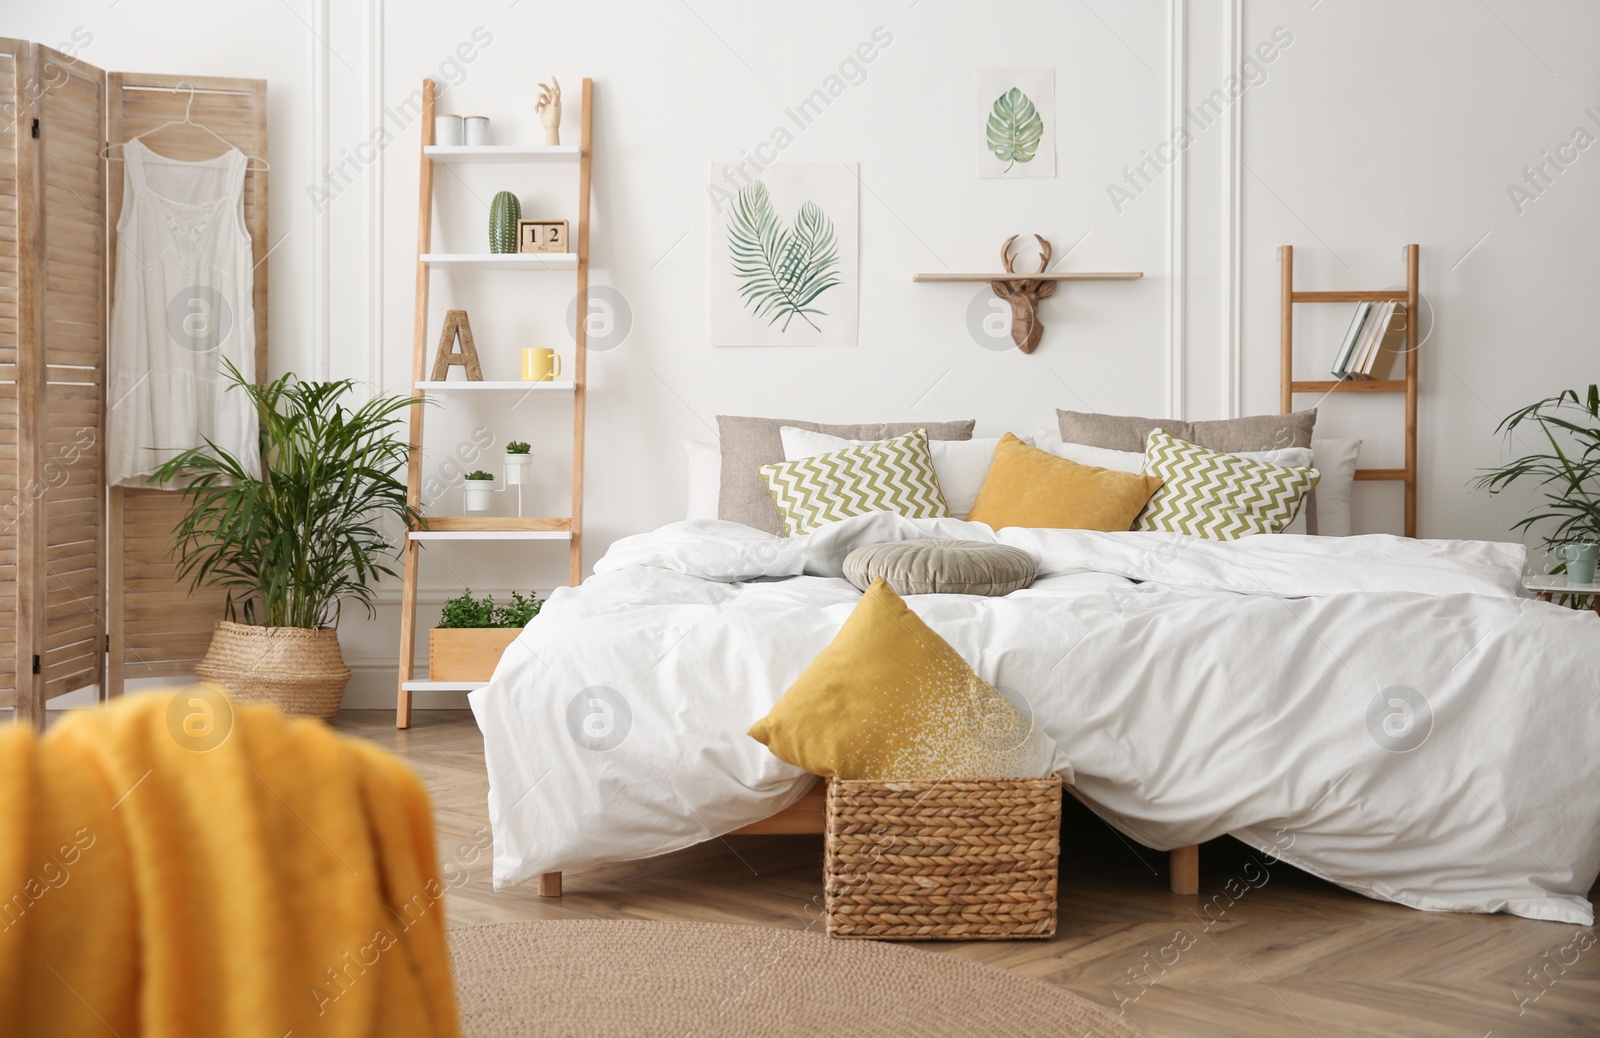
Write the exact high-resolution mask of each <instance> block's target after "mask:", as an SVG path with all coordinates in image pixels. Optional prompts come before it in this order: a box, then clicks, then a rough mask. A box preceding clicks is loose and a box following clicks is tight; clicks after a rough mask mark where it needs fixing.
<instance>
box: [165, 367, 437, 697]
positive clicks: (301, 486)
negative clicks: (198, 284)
mask: <svg viewBox="0 0 1600 1038" xmlns="http://www.w3.org/2000/svg"><path fill="white" fill-rule="evenodd" d="M228 377H229V378H230V379H231V380H232V382H233V386H232V389H233V391H237V392H240V393H242V394H243V396H244V397H245V399H246V401H247V403H248V406H251V407H253V408H255V412H256V420H257V423H258V426H259V443H260V448H261V458H260V474H259V475H256V474H255V472H254V470H255V468H256V466H255V465H253V464H247V463H246V461H245V459H242V458H239V457H236V456H235V455H233V454H232V453H230V452H228V451H227V450H224V449H223V448H221V447H218V446H216V445H215V444H213V443H210V442H207V443H206V444H205V445H204V446H202V447H196V448H193V449H191V450H186V451H184V452H182V453H181V454H178V455H177V456H176V457H174V458H172V459H171V460H170V461H168V462H167V463H166V464H164V465H162V466H161V467H160V468H159V469H158V470H157V471H156V473H155V475H154V476H152V477H151V481H152V482H161V483H180V484H182V487H183V493H184V495H185V503H186V506H187V511H186V513H185V514H184V517H183V519H182V520H181V521H180V522H179V523H178V527H177V530H176V531H175V550H176V552H177V554H178V556H179V561H178V575H179V577H180V579H185V578H186V579H188V580H190V581H191V583H192V585H193V586H194V587H199V586H201V585H207V586H220V587H225V588H227V589H228V597H227V614H226V615H227V619H226V620H223V621H221V622H219V623H218V624H217V627H216V630H215V631H214V632H213V634H212V638H211V647H210V649H209V650H208V651H207V653H206V657H205V659H204V660H202V661H201V662H200V664H199V665H198V666H197V667H196V668H195V674H196V676H197V677H199V678H200V679H201V680H204V681H212V682H215V683H216V684H219V685H221V686H223V687H224V688H226V689H228V690H229V692H230V693H231V694H232V695H233V696H234V697H235V698H236V699H240V700H243V701H252V700H257V701H268V702H272V703H276V704H278V705H279V706H281V707H283V709H284V710H285V711H286V712H288V713H294V714H307V715H311V716H318V717H328V716H331V715H332V714H333V713H334V712H335V711H337V710H338V708H339V702H340V700H341V699H342V698H343V696H344V687H345V685H346V684H347V683H348V682H349V679H350V670H349V668H347V667H346V666H345V665H344V659H343V657H342V655H341V654H340V652H339V635H338V631H337V629H336V625H337V623H338V620H339V612H340V609H341V607H342V605H343V604H344V603H345V602H355V603H356V604H358V605H360V606H361V607H363V608H364V609H365V610H366V611H367V614H368V615H369V616H370V615H375V613H376V610H375V609H374V604H373V594H374V584H375V583H376V582H377V581H378V580H379V578H381V577H383V576H386V575H387V576H393V575H394V574H395V571H394V569H393V568H392V567H391V566H390V561H391V560H392V559H394V558H395V557H396V555H397V554H398V549H397V548H396V546H395V543H394V540H393V538H392V537H391V536H390V535H389V533H388V532H386V531H385V529H384V528H383V527H384V519H385V517H389V518H392V519H395V520H399V521H400V522H401V523H402V524H405V525H411V524H413V523H421V522H422V517H421V515H420V514H419V513H418V512H417V511H416V510H415V509H414V508H412V507H411V506H410V505H409V504H408V503H407V500H406V485H405V483H404V482H402V481H401V480H400V479H399V478H398V477H397V475H396V474H397V473H398V472H399V471H400V469H401V468H402V467H403V466H404V465H405V463H406V458H407V453H408V447H407V445H406V442H405V441H404V440H403V439H401V438H400V437H399V436H398V435H397V433H398V432H399V429H400V425H401V418H400V412H402V411H403V410H404V409H405V408H406V407H408V406H410V403H411V401H410V400H408V399H406V398H404V397H393V396H391V397H375V398H373V399H371V400H368V401H367V402H366V403H364V404H361V405H360V406H358V407H354V408H352V407H349V406H347V405H346V404H345V403H344V402H343V401H344V399H345V397H346V395H347V394H349V393H351V392H352V391H353V390H354V388H355V383H354V381H353V380H350V379H344V380H341V381H337V382H304V381H301V380H299V379H298V378H296V377H295V376H294V375H293V374H287V375H284V376H283V377H281V378H279V379H277V380H275V381H273V382H270V383H267V384H266V385H256V384H255V383H252V382H248V381H246V380H245V379H244V378H243V377H242V376H241V375H240V373H239V371H238V369H237V368H235V367H234V366H233V365H231V364H229V365H228ZM240 621H242V622H240Z"/></svg>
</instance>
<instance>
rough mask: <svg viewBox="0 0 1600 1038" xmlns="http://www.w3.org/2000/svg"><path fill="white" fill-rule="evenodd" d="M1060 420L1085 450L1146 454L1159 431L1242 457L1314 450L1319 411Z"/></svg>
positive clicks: (1075, 415)
mask: <svg viewBox="0 0 1600 1038" xmlns="http://www.w3.org/2000/svg"><path fill="white" fill-rule="evenodd" d="M1056 420H1057V421H1058V422H1059V423H1060V425H1061V439H1062V440H1064V441H1065V442H1067V443H1081V444H1083V445H1084V446H1085V447H1104V448H1105V449H1106V450H1113V451H1140V452H1142V451H1143V450H1144V447H1145V441H1146V439H1147V438H1148V437H1149V436H1150V430H1151V429H1155V428H1161V429H1165V430H1166V431H1167V432H1169V433H1171V434H1172V435H1174V436H1178V437H1181V438H1182V439H1185V440H1188V441H1189V442H1190V443H1198V444H1199V445H1200V446H1202V447H1209V448H1211V449H1212V450H1214V451H1223V452H1225V453H1228V454H1238V453H1240V452H1243V451H1275V450H1282V449H1283V448H1285V447H1309V446H1311V430H1312V428H1313V427H1314V426H1315V425H1316V424H1317V409H1316V408H1312V409H1310V410H1309V411H1296V412H1294V413H1293V414H1258V415H1251V416H1250V417H1248V418H1225V419H1222V420H1220V421H1210V422H1180V421H1178V420H1177V419H1173V418H1133V417H1130V416H1124V415H1115V414H1085V413H1083V412H1081V411H1060V410H1058V411H1056Z"/></svg>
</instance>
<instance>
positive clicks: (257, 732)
mask: <svg viewBox="0 0 1600 1038" xmlns="http://www.w3.org/2000/svg"><path fill="white" fill-rule="evenodd" d="M443 894H444V886H443V884H442V883H441V881H440V879H439V875H438V867H437V860H436V857H435V852H434V842H433V823H432V817H431V814H430V809H429V803H428V796H427V793H426V791H425V790H424V789H423V787H422V784H421V782H420V781H419V780H418V779H417V778H416V776H415V775H413V774H412V773H411V772H410V771H409V770H408V769H407V768H406V767H405V766H404V765H402V764H401V763H400V762H399V761H397V760H396V759H395V758H393V757H392V756H390V755H389V754H387V753H385V752H383V751H382V750H379V749H377V748H376V747H373V746H370V745H366V744H364V743H361V742H358V741H355V740H352V739H345V738H341V737H340V736H338V735H336V734H334V733H333V732H332V731H331V730H330V729H328V728H327V727H326V726H325V725H323V724H322V723H320V722H317V721H306V720H288V719H286V718H285V717H283V715H281V714H279V713H278V712H277V711H276V710H273V709H271V708H268V707H259V706H233V705H231V704H230V703H229V702H228V701H227V700H226V699H223V698H222V697H221V696H220V695H219V694H217V693H216V692H214V691H213V690H210V689H207V688H204V687H201V688H191V689H186V690H184V691H183V692H180V693H177V694H176V695H168V694H164V693H163V694H159V695H141V696H137V697H134V698H131V699H128V700H126V701H123V702H120V703H118V704H116V705H113V706H109V707H107V708H104V709H100V710H93V711H84V712H81V713H74V714H72V715H70V716H68V717H66V718H65V719H63V720H62V721H61V722H60V723H58V724H56V725H55V726H54V727H53V728H52V729H51V730H50V731H49V732H48V733H47V734H45V735H44V736H43V737H38V736H35V735H34V733H33V732H32V731H30V730H26V729H23V728H20V727H16V726H13V727H10V728H8V729H0V1031H4V1033H5V1034H7V1035H13V1036H19V1038H22V1036H26V1038H32V1036H40V1038H43V1036H49V1038H60V1036H67V1035H94V1034H114V1035H117V1036H119V1038H201V1036H206V1038H211V1036H220V1035H226V1036H228V1038H286V1036H289V1038H306V1036H324V1035H326V1036H339V1038H344V1036H350V1038H355V1036H374V1038H376V1036H379V1035H382V1036H384V1038H407V1036H418V1038H422V1036H427V1038H435V1036H447V1038H454V1036H457V1035H459V1033H460V1029H459V1023H458V1021H457V1018H456V1008H455V996H454V993H453V990H452V987H451V979H450V966H449V958H448V953H447V951H446V948H445V939H444V933H445V930H444V904H443V902H442V900H441V899H442V897H443Z"/></svg>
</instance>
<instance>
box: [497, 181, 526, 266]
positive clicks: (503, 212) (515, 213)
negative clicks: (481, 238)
mask: <svg viewBox="0 0 1600 1038" xmlns="http://www.w3.org/2000/svg"><path fill="white" fill-rule="evenodd" d="M520 219H522V203H521V202H518V201H517V196H516V195H514V194H512V193H511V192H510V191H502V192H500V193H499V194H497V195H495V196H494V200H493V201H492V202H490V203H489V251H490V252H493V253H497V254H503V253H508V252H516V251H517V221H518V220H520Z"/></svg>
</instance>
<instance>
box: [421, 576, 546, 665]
mask: <svg viewBox="0 0 1600 1038" xmlns="http://www.w3.org/2000/svg"><path fill="white" fill-rule="evenodd" d="M541 604H542V603H540V601H539V596H538V595H534V594H529V595H527V596H524V595H523V594H522V592H520V591H513V592H512V593H511V601H510V602H509V603H508V604H506V605H500V606H497V605H495V604H494V598H493V596H490V595H485V596H483V597H482V598H474V597H473V594H472V589H471V588H467V589H466V590H464V591H463V592H462V593H461V594H460V595H459V596H457V597H455V598H452V599H451V600H450V601H448V602H446V603H445V604H444V611H443V612H442V613H441V614H440V616H439V626H437V627H435V628H434V629H433V630H432V631H430V632H429V634H428V680H429V681H488V680H489V678H490V677H491V676H493V674H494V668H495V667H496V666H497V665H498V664H499V662H500V655H501V653H503V652H505V651H506V647H507V646H508V645H510V644H511V643H512V642H514V641H516V640H517V635H518V634H520V633H521V632H522V629H523V628H524V627H526V626H528V622H529V621H530V620H532V619H533V618H534V617H535V616H538V615H539V606H540V605H541Z"/></svg>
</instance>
